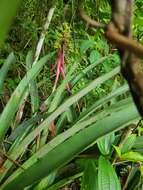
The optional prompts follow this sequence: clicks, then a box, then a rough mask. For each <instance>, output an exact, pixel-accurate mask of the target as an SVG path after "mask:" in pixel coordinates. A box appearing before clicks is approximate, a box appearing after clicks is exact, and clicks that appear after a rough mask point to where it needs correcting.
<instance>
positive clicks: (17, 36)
mask: <svg viewBox="0 0 143 190" xmlns="http://www.w3.org/2000/svg"><path fill="white" fill-rule="evenodd" d="M1 3H2V2H1ZM6 3H7V1H5V3H4V4H5V6H4V7H7V9H8V10H9V8H11V7H12V8H13V10H11V12H9V14H8V13H7V12H6V11H5V9H3V11H1V13H0V14H2V15H3V16H2V17H1V18H5V19H7V21H6V20H3V21H2V22H5V27H3V28H2V29H1V33H0V41H1V42H2V41H3V40H4V36H5V35H6V33H7V30H8V28H9V26H10V23H11V20H12V18H13V16H14V13H15V11H16V8H17V5H18V4H17V3H18V1H15V4H13V5H12V6H11V3H13V1H12V2H11V3H9V4H8V5H6ZM54 3H55V4H54ZM110 3H111V2H110V1H107V0H106V1H99V0H97V1H90V0H86V1H85V2H84V7H85V10H86V11H87V13H88V15H90V16H91V17H92V18H95V19H96V20H102V22H105V23H107V22H108V21H109V19H110ZM51 6H52V7H53V6H55V7H56V9H55V12H54V15H53V18H52V21H51V23H49V24H50V25H49V28H48V31H47V34H46V36H45V39H44V44H43V46H42V51H41V54H40V58H39V60H38V61H37V62H36V63H35V64H34V65H33V61H34V59H35V51H33V53H32V51H31V49H34V50H35V49H36V48H38V46H37V44H38V40H39V38H40V36H42V35H43V33H42V32H43V26H44V23H45V20H46V18H47V13H48V11H49V9H50V8H51ZM77 6H78V4H77V1H75V0H72V1H69V2H68V3H67V4H65V3H64V1H62V0H60V1H53V2H52V3H51V2H50V1H47V0H44V1H39V0H28V1H27V0H26V1H22V2H21V6H20V8H19V11H18V13H17V15H16V16H15V20H14V22H13V25H11V28H10V33H9V34H8V35H7V38H6V39H7V40H6V41H5V44H4V45H3V47H2V49H1V51H0V56H1V57H0V66H1V68H0V95H1V96H0V106H1V115H0V142H1V145H2V146H1V150H0V154H1V157H0V158H1V159H2V164H1V166H0V184H1V188H2V189H3V190H12V189H17V190H21V189H29V190H30V189H31V190H32V189H34V190H42V189H47V190H55V189H57V190H60V189H61V188H63V187H65V188H66V187H67V188H69V189H70V188H71V189H73V186H74V185H75V186H76V188H78V189H81V190H102V189H105V190H111V189H116V190H120V189H125V186H126V189H130V190H135V188H138V189H139V188H140V187H141V183H142V181H141V177H142V175H143V169H142V166H140V165H139V166H138V168H139V169H137V167H136V164H138V162H140V163H142V162H143V155H142V153H143V137H142V135H143V133H142V127H143V125H142V121H139V119H140V117H139V114H138V112H137V110H136V108H135V106H134V103H133V100H132V99H131V97H130V93H129V88H128V85H127V84H126V83H125V81H124V79H123V78H122V76H121V74H120V67H119V64H120V60H119V56H118V53H117V51H116V49H114V47H113V46H111V45H110V44H109V43H108V42H107V41H106V40H105V38H104V36H103V31H102V30H99V29H93V28H91V27H90V26H87V25H86V24H85V23H84V22H83V21H81V19H80V17H78V13H77V12H78V9H77ZM142 6H143V3H142V1H141V0H136V1H135V16H134V25H133V28H134V35H135V37H137V38H138V39H139V40H140V41H142V34H141V31H142V23H141V21H142V11H141V10H140V7H142ZM93 7H94V9H93ZM0 10H1V6H0ZM1 24H2V23H1V19H0V25H1ZM41 33H42V34H41ZM42 37H43V36H42ZM40 40H41V38H40ZM63 44H64V63H65V65H64V66H63V67H62V69H63V70H64V74H65V78H64V79H63V78H60V80H59V82H58V85H57V88H56V89H55V90H54V91H53V90H52V89H53V85H54V81H55V77H56V76H55V70H56V69H57V68H56V67H57V65H58V63H57V56H58V55H57V54H58V52H59V50H60V49H61V48H62V47H63ZM11 51H12V52H14V53H11V54H9V53H10V52H11ZM55 51H56V53H55ZM27 52H28V53H27ZM7 55H9V56H7ZM25 60H26V61H25ZM12 63H13V64H12ZM53 67H55V68H53ZM40 71H42V72H40ZM67 85H69V88H70V89H68V88H67ZM132 123H134V124H135V125H136V128H134V130H133V131H131V134H130V135H129V136H125V139H124V141H123V142H122V138H123V134H124V129H125V128H126V127H128V126H129V125H130V124H132ZM130 165H131V170H130ZM23 179H24V180H23Z"/></svg>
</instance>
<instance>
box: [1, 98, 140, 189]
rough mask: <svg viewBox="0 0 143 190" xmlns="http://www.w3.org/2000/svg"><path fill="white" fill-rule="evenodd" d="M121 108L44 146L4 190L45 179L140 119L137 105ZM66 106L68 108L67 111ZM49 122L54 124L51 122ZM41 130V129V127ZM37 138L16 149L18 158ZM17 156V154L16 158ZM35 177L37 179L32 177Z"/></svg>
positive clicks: (15, 173)
mask: <svg viewBox="0 0 143 190" xmlns="http://www.w3.org/2000/svg"><path fill="white" fill-rule="evenodd" d="M118 105H120V106H119V107H118V109H117V110H116V111H112V112H111V114H108V113H107V115H106V117H102V118H100V117H99V120H98V121H96V122H95V120H94V123H93V124H91V121H90V122H89V121H87V123H86V124H84V123H85V122H86V121H83V122H81V123H78V125H79V126H78V127H77V125H75V126H74V127H73V128H70V129H68V130H67V131H65V132H64V133H62V134H60V135H59V136H57V137H56V138H54V139H53V140H52V141H50V142H49V143H48V144H46V145H45V146H43V147H42V148H41V149H40V150H39V151H38V152H37V153H36V154H34V155H33V156H32V157H31V158H30V159H29V160H28V161H27V162H25V163H24V164H23V167H24V168H25V170H24V171H23V170H22V169H21V168H19V169H18V170H17V171H15V172H14V173H13V174H12V175H11V176H10V177H9V178H8V179H7V180H6V181H5V183H4V184H3V185H2V188H3V190H11V189H17V190H21V189H22V188H24V187H25V186H27V185H29V184H32V183H34V182H35V181H37V180H40V179H41V178H43V177H46V176H47V175H48V174H50V173H51V172H53V171H55V170H56V169H58V168H60V167H62V166H63V165H65V164H66V163H67V162H69V161H71V160H72V159H73V158H74V157H75V156H76V155H77V154H79V153H80V152H81V151H83V149H85V148H86V147H88V146H89V145H90V144H92V143H93V142H95V141H96V140H97V139H99V138H101V137H103V136H104V135H105V134H108V133H111V132H114V131H117V130H120V129H121V128H124V127H125V124H127V123H131V122H133V120H134V119H137V118H139V114H138V112H137V110H136V108H135V106H134V104H130V103H129V105H128V106H127V105H125V106H124V101H123V104H121V103H118ZM67 106H68V105H67V104H66V108H67ZM116 106H117V104H116ZM49 119H50V118H48V120H49ZM49 121H50V122H51V120H49ZM105 123H106V128H105ZM46 124H47V123H46ZM46 126H47V125H46ZM87 126H88V127H87ZM127 126H128V125H127ZM39 127H41V126H40V125H39ZM34 135H35V133H33V132H32V133H31V134H30V135H29V137H28V136H27V137H28V138H27V137H26V138H25V140H24V141H23V142H22V144H21V145H20V146H19V148H18V149H17V154H19V152H20V151H22V150H23V149H24V148H26V147H27V145H28V144H29V143H30V142H31V139H32V138H33V136H34ZM69 147H70V148H69ZM63 150H64V151H63ZM61 152H62V154H61ZM17 154H14V156H15V158H16V156H17ZM10 157H11V155H10ZM11 158H13V157H11ZM45 163H46V164H45ZM35 173H36V175H33V174H35ZM23 179H25V180H23Z"/></svg>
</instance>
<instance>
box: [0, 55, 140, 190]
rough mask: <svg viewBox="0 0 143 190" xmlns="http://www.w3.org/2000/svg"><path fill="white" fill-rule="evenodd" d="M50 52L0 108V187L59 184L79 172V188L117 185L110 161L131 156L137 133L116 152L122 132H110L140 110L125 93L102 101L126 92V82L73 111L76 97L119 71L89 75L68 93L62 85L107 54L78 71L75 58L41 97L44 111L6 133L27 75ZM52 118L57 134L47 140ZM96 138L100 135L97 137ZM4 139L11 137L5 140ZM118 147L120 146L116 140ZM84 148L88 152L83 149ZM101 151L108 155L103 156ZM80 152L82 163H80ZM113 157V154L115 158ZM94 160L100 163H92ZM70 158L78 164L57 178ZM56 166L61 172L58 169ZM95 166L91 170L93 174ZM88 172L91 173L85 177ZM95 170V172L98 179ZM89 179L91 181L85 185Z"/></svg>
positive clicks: (135, 119)
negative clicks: (84, 83)
mask: <svg viewBox="0 0 143 190" xmlns="http://www.w3.org/2000/svg"><path fill="white" fill-rule="evenodd" d="M52 56H53V54H49V55H47V56H45V57H43V58H42V59H40V60H39V62H38V63H37V64H35V66H33V67H32V68H31V69H30V70H29V71H28V72H27V73H26V75H25V77H24V78H23V79H22V81H21V82H20V83H19V85H18V87H17V88H16V89H15V91H14V92H13V94H12V96H11V98H10V100H9V102H8V103H7V105H6V107H5V108H4V110H3V112H2V114H1V117H0V126H1V128H0V130H1V133H0V134H1V136H0V137H1V143H4V144H5V146H4V147H5V149H1V157H2V158H3V164H2V168H3V170H2V172H1V174H0V181H1V188H2V189H15V188H16V189H23V188H25V187H28V189H45V188H46V189H58V188H60V187H62V186H64V185H66V184H68V183H71V182H72V181H74V180H75V179H79V178H82V181H81V189H84V188H85V187H86V189H92V188H93V187H94V185H95V186H97V188H98V189H101V188H102V189H103V188H104V186H105V187H107V188H106V189H110V188H111V183H112V185H114V187H115V189H121V182H120V181H119V178H118V177H117V174H116V172H115V170H114V168H116V167H114V168H113V166H116V165H121V166H122V165H123V164H124V160H125V161H126V162H127V163H128V161H129V162H131V161H132V159H133V157H132V158H131V154H133V153H131V152H130V150H131V149H132V148H133V146H135V144H136V143H137V142H138V138H137V139H135V140H136V141H135V140H134V142H133V143H132V147H131V146H130V147H128V145H130V143H129V140H128V141H126V142H124V144H125V145H124V146H126V147H127V148H124V151H123V154H121V155H120V156H118V154H116V153H115V151H114V149H113V147H112V144H114V145H116V146H117V147H118V142H120V141H119V138H120V137H122V135H121V134H120V133H115V132H116V131H119V130H121V129H123V128H124V127H128V126H129V124H130V123H137V122H138V119H139V115H138V112H137V110H136V108H135V106H134V104H133V103H132V100H131V99H130V98H129V97H128V98H126V99H124V100H120V101H116V104H113V105H112V106H108V107H107V106H106V108H105V109H102V107H104V105H107V103H108V102H111V101H112V100H113V99H116V98H117V97H118V96H121V95H122V94H124V93H126V92H127V91H128V87H127V85H123V86H121V87H120V88H117V89H116V90H114V91H113V92H111V93H110V94H108V95H107V96H105V97H103V98H101V99H99V100H98V101H95V103H94V104H93V105H91V106H90V107H86V108H85V110H84V111H82V112H81V113H79V112H77V111H76V103H77V102H78V101H79V100H80V99H81V98H82V97H84V96H85V95H87V94H88V93H89V92H90V91H91V90H93V89H94V88H96V87H97V86H98V85H101V84H102V83H105V82H106V81H107V80H109V79H111V78H113V77H115V76H116V75H117V74H118V73H119V72H120V69H119V67H116V68H114V69H113V70H112V71H110V72H109V73H105V74H104V75H102V76H100V77H98V78H97V79H95V80H93V81H92V82H90V83H89V84H88V85H87V86H85V87H84V88H83V89H81V90H79V92H77V93H76V94H74V95H72V96H71V97H67V96H66V91H65V87H66V85H67V84H68V83H69V82H70V83H71V84H72V85H76V83H77V81H79V80H80V79H81V78H82V77H83V76H84V75H85V74H86V73H87V72H88V71H89V70H90V69H91V66H92V67H94V66H95V65H97V64H101V63H102V62H103V61H106V60H107V59H111V57H113V56H112V55H109V56H108V57H106V58H101V59H99V60H98V61H96V62H95V63H93V65H90V66H88V67H87V68H85V70H83V72H82V74H81V73H79V74H78V75H77V76H75V75H74V71H75V69H76V65H77V64H75V66H74V67H72V68H71V70H70V71H69V73H68V74H67V76H66V77H65V80H63V82H62V83H61V85H59V87H58V88H57V89H56V90H55V92H54V94H51V96H50V97H49V98H48V99H47V100H46V101H45V106H46V107H47V110H46V112H45V113H37V115H33V116H32V117H31V118H29V119H27V120H26V121H23V122H21V124H20V125H18V126H16V129H15V130H13V131H12V132H11V133H10V134H9V133H7V131H8V129H9V127H10V126H11V122H12V121H14V118H15V113H16V111H17V110H18V107H19V106H20V104H21V102H22V101H23V95H24V93H25V92H26V90H27V88H28V85H29V81H32V80H34V78H35V77H36V75H37V74H38V72H39V71H40V69H41V68H42V66H43V65H44V64H45V63H46V62H47V61H48V60H49V59H50V58H51V57H52ZM9 58H10V57H9ZM9 58H8V59H9ZM6 61H7V60H6ZM2 69H3V68H2ZM73 78H74V80H73ZM1 98H2V97H1ZM62 102H63V103H62ZM53 121H56V122H55V126H56V130H57V135H56V137H54V138H53V139H52V140H48V138H47V133H46V132H47V131H48V127H50V124H51V123H52V122H53ZM67 127H68V129H67ZM39 135H40V137H39ZM45 135H46V137H45ZM111 136H112V137H111ZM37 137H39V145H38V148H37V149H36V152H35V151H34V150H35V149H33V148H32V147H34V146H35V144H33V143H34V142H37V141H35V139H36V138H37ZM101 137H102V138H101ZM99 138H100V140H98V139H99ZM126 138H127V136H126ZM45 139H46V140H45ZM6 142H10V144H8V143H6ZM43 142H44V143H43ZM96 142H97V145H98V148H99V150H100V151H101V154H102V155H104V156H105V157H103V156H101V157H99V156H100V153H98V154H95V153H96V152H97V146H96ZM91 147H94V150H95V151H93V152H92V151H91V150H90V149H91ZM29 149H31V151H32V152H31V151H30V150H29ZM116 149H117V148H116ZM118 149H119V150H121V149H120V146H119V148H118ZM29 151H30V152H29ZM33 151H34V152H33ZM87 151H89V153H86V152H87ZM121 151H122V150H121ZM124 152H125V153H124ZM132 152H133V151H132ZM113 153H114V154H115V155H116V156H115V157H111V155H112V154H113ZM93 154H95V156H94V155H93ZM125 154H126V155H125ZM134 154H136V155H138V158H137V159H139V158H140V160H138V161H140V162H142V155H141V154H140V153H137V152H136V153H135V152H134ZM78 155H79V156H78ZM106 155H108V159H107V157H106ZM83 156H84V163H85V164H83V165H82V167H81V166H80V165H81V163H82V160H83V158H82V157H83ZM89 157H90V158H89ZM73 158H74V160H73ZM113 158H116V160H115V161H114V160H113ZM23 159H24V161H23ZM98 160H99V163H97V161H98ZM113 161H114V164H113V166H112V164H111V163H112V162H113ZM134 161H135V162H136V161H137V160H134ZM118 162H119V164H118ZM69 163H73V164H74V167H77V166H78V169H76V170H75V171H74V172H73V171H72V170H71V171H70V170H69V171H70V172H69V177H68V178H63V179H62V178H61V176H62V175H63V176H64V172H66V170H65V169H64V168H65V167H67V168H70V164H69ZM133 168H134V167H133ZM62 170H63V171H62ZM64 170H65V171H64ZM105 170H106V172H105ZM60 171H61V172H62V173H61V174H59V172H60ZM94 172H95V174H96V175H95V176H93V174H94ZM136 172H138V171H136ZM127 173H128V171H127ZM88 175H89V176H92V177H91V178H87V176H88ZM96 176H98V180H97V177H96ZM108 177H109V178H110V180H109V178H108ZM23 179H24V180H23ZM121 179H122V177H121ZM105 181H106V182H105ZM122 183H123V182H122ZM90 184H92V186H91V187H89V186H90ZM123 184H124V183H123ZM127 185H128V184H127Z"/></svg>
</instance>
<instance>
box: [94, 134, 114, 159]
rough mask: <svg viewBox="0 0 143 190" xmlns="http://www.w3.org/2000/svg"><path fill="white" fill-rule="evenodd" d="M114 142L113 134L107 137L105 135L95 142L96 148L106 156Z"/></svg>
mask: <svg viewBox="0 0 143 190" xmlns="http://www.w3.org/2000/svg"><path fill="white" fill-rule="evenodd" d="M114 140H115V134H114V133H111V134H109V135H105V137H102V138H101V139H99V140H98V141H97V145H98V148H99V150H100V152H101V153H102V154H103V155H108V154H109V153H110V152H111V149H112V144H113V142H114Z"/></svg>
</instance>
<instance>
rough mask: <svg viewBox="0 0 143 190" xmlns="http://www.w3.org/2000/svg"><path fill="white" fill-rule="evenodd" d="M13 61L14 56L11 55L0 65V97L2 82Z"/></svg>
mask: <svg viewBox="0 0 143 190" xmlns="http://www.w3.org/2000/svg"><path fill="white" fill-rule="evenodd" d="M14 61H15V56H14V54H13V53H11V54H9V56H8V58H7V59H6V61H5V62H4V64H3V65H2V68H1V69H0V95H1V94H3V85H4V80H5V77H6V75H7V72H8V70H9V68H10V66H11V64H12V63H13V62H14Z"/></svg>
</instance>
